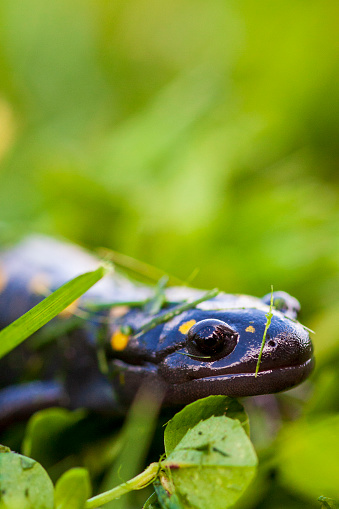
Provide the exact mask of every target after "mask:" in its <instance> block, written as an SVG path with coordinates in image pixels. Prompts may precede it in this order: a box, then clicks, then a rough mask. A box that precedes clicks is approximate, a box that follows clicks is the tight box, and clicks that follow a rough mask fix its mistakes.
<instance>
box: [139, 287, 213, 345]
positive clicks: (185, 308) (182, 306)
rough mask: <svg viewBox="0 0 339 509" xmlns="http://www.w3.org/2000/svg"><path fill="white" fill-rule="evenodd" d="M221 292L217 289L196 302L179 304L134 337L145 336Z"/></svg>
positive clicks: (148, 324) (154, 319)
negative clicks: (158, 326)
mask: <svg viewBox="0 0 339 509" xmlns="http://www.w3.org/2000/svg"><path fill="white" fill-rule="evenodd" d="M218 293H219V290H218V289H217V288H214V289H213V290H211V291H209V292H207V293H205V295H203V296H202V297H200V299H197V300H194V301H192V302H185V303H184V304H179V305H178V306H175V307H174V308H172V309H170V310H169V311H168V312H167V313H164V314H162V315H160V316H157V317H155V318H153V319H152V320H150V321H149V322H147V323H146V324H145V325H143V327H142V328H141V329H140V330H139V331H138V332H137V334H135V335H134V337H135V338H138V337H139V336H141V335H142V334H145V332H148V331H149V330H151V329H154V327H156V326H157V325H160V324H161V323H164V322H168V320H171V319H172V318H174V317H175V316H177V315H180V314H181V313H182V312H183V311H188V310H189V309H193V308H194V307H195V306H197V305H198V304H200V303H201V302H204V301H205V300H209V299H213V297H216V295H218Z"/></svg>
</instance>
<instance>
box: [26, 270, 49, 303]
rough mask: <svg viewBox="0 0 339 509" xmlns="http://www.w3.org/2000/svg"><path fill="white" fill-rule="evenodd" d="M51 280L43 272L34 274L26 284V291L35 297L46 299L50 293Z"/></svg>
mask: <svg viewBox="0 0 339 509" xmlns="http://www.w3.org/2000/svg"><path fill="white" fill-rule="evenodd" d="M50 286H51V280H50V278H49V277H48V275H47V274H44V273H43V272H41V273H38V274H35V276H33V277H32V279H31V280H30V282H29V283H28V291H29V292H32V293H35V294H36V295H43V296H44V297H47V296H48V295H49V294H50V293H51V290H50Z"/></svg>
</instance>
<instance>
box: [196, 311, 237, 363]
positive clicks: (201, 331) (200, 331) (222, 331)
mask: <svg viewBox="0 0 339 509" xmlns="http://www.w3.org/2000/svg"><path fill="white" fill-rule="evenodd" d="M187 340H188V344H190V345H192V346H193V347H195V348H196V349H197V350H198V351H200V352H203V353H207V354H217V353H220V352H223V354H224V355H228V354H229V353H231V352H232V350H233V349H234V348H235V345H236V344H237V340H238V333H237V332H236V331H235V330H233V329H232V328H231V327H230V326H229V325H227V323H225V322H223V321H221V320H214V319H208V320H201V321H200V322H197V323H195V324H194V325H193V327H191V328H190V330H189V331H188V333H187Z"/></svg>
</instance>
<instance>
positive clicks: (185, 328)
mask: <svg viewBox="0 0 339 509" xmlns="http://www.w3.org/2000/svg"><path fill="white" fill-rule="evenodd" d="M195 323H196V320H189V321H188V322H184V323H182V324H181V325H180V327H179V331H180V332H181V334H187V332H188V331H189V330H190V328H191V327H193V325H194V324H195Z"/></svg>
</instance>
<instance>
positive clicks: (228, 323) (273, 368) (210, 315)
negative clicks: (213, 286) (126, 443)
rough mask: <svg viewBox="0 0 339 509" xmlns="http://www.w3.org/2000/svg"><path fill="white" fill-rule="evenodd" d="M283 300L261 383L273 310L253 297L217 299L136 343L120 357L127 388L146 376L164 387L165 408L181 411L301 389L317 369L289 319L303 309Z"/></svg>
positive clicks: (305, 337)
mask: <svg viewBox="0 0 339 509" xmlns="http://www.w3.org/2000/svg"><path fill="white" fill-rule="evenodd" d="M278 298H279V299H280V303H283V304H282V307H283V308H284V309H283V311H277V310H273V316H272V318H271V323H270V325H269V328H268V330H267V334H266V341H265V346H264V349H263V352H262V357H261V362H260V369H259V373H258V376H257V377H256V376H255V370H256V366H257V362H258V356H259V352H260V349H261V345H262V341H263V335H264V331H265V326H266V322H267V317H266V314H267V313H268V311H269V306H268V305H267V304H265V303H264V302H263V301H262V300H260V299H256V298H253V297H248V296H234V295H227V294H219V295H218V296H217V297H216V298H214V299H211V300H208V301H206V302H202V303H201V304H199V305H198V306H196V307H195V308H193V309H190V310H188V311H185V312H184V313H182V314H180V315H179V316H176V317H174V318H172V319H171V320H169V321H167V322H165V323H164V324H162V325H158V326H157V327H155V328H154V329H153V330H150V331H148V332H147V333H145V334H144V335H141V336H140V337H139V338H136V339H134V338H133V337H132V338H131V340H130V342H129V344H128V345H127V347H126V349H125V350H124V352H123V353H121V354H120V359H121V361H123V364H124V365H125V370H126V371H125V376H126V382H127V383H128V378H129V376H128V374H129V372H130V374H131V378H130V380H131V381H132V380H133V379H134V378H133V377H135V375H136V373H137V372H138V373H139V375H140V374H141V372H144V375H145V373H146V372H147V370H148V371H149V372H152V373H153V374H156V376H157V377H158V378H159V379H161V380H162V381H164V382H165V383H166V385H167V395H166V399H167V401H168V402H169V403H182V404H186V403H188V402H189V401H193V400H195V399H198V398H201V397H205V396H208V395H210V394H226V395H229V396H235V397H237V396H252V395H256V394H267V393H273V392H278V391H282V390H285V389H289V388H290V387H293V386H295V385H297V384H299V383H300V382H302V381H303V380H304V379H305V378H306V377H307V376H308V375H309V373H310V372H311V370H312V368H313V364H314V361H313V348H312V343H311V340H310V337H309V334H308V332H307V331H306V330H305V328H304V327H303V326H302V325H301V324H300V323H299V322H297V321H295V320H294V319H291V318H290V316H291V315H292V312H293V311H292V309H289V303H290V304H291V307H292V306H293V308H294V309H295V307H296V302H297V301H295V299H293V298H292V297H289V296H288V295H287V294H283V295H282V292H279V295H278ZM264 299H266V297H265V298H264ZM289 299H291V300H289ZM131 325H132V326H133V324H131ZM118 357H119V355H118ZM121 361H116V362H117V363H118V364H117V365H119V362H121ZM130 363H131V364H133V365H134V366H130V368H128V367H127V366H128V365H129V364H130ZM136 364H137V365H138V368H136V367H135V366H136ZM133 373H134V375H133Z"/></svg>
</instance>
